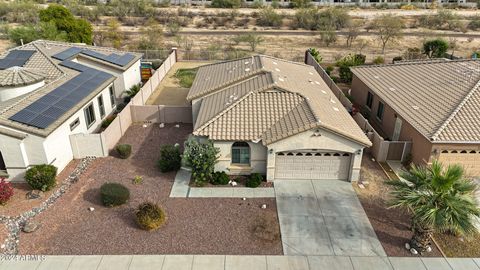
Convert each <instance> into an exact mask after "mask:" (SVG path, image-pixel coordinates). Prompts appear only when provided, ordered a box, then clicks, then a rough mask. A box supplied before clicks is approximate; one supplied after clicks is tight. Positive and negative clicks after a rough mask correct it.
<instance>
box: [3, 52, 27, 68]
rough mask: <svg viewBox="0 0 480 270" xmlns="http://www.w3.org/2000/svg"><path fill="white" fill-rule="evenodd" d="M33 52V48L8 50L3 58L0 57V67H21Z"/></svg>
mask: <svg viewBox="0 0 480 270" xmlns="http://www.w3.org/2000/svg"><path fill="white" fill-rule="evenodd" d="M35 52H36V51H33V50H13V51H10V52H9V53H8V54H7V56H5V58H3V59H0V69H7V68H11V67H23V65H25V63H27V61H28V60H29V59H30V57H32V55H33V54H34V53H35Z"/></svg>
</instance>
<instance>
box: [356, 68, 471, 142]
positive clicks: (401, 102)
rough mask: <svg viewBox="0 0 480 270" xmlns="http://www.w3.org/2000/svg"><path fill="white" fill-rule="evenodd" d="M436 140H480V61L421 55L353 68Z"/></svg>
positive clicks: (402, 113) (396, 108) (428, 136)
mask: <svg viewBox="0 0 480 270" xmlns="http://www.w3.org/2000/svg"><path fill="white" fill-rule="evenodd" d="M352 71H353V73H354V74H355V76H356V77H358V78H359V79H360V80H361V81H362V82H364V83H365V84H366V85H367V86H368V87H369V88H370V89H371V90H372V91H374V92H375V93H376V94H377V95H378V96H379V97H380V98H381V99H382V100H384V101H385V102H386V103H387V104H388V105H389V106H390V107H392V108H393V110H395V111H396V112H397V113H398V114H399V115H400V116H401V117H402V118H403V119H405V120H406V121H407V122H408V123H410V124H411V125H412V126H413V127H414V128H415V129H417V130H418V131H419V132H420V133H421V134H423V135H424V136H425V137H426V138H427V139H429V140H430V141H432V142H480V117H478V108H479V107H478V104H479V101H480V89H479V87H480V61H478V60H455V61H448V60H444V61H419V62H408V63H400V64H391V65H380V66H361V67H356V68H353V69H352Z"/></svg>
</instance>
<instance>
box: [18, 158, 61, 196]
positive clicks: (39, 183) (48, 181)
mask: <svg viewBox="0 0 480 270" xmlns="http://www.w3.org/2000/svg"><path fill="white" fill-rule="evenodd" d="M56 176H57V167H55V166H53V165H47V164H42V165H35V166H33V167H32V168H30V169H28V170H27V172H26V173H25V181H27V183H28V184H29V185H30V187H31V188H33V189H37V190H41V191H47V190H50V189H51V188H53V187H54V186H55V185H56V183H57V182H56V179H55V177H56Z"/></svg>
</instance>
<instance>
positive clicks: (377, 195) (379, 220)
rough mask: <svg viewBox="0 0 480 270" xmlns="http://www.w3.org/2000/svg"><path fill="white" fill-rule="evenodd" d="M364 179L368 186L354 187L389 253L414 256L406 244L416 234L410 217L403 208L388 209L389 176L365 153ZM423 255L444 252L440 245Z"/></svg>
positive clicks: (361, 176) (427, 255)
mask: <svg viewBox="0 0 480 270" xmlns="http://www.w3.org/2000/svg"><path fill="white" fill-rule="evenodd" d="M360 178H361V180H362V181H368V182H369V184H368V186H367V188H365V189H359V188H358V186H357V185H354V188H355V190H356V191H357V195H358V197H359V199H360V202H361V203H362V206H363V208H364V209H365V212H366V213H367V216H368V218H369V219H370V223H371V224H372V226H373V229H374V230H375V232H376V234H377V237H378V239H379V240H380V242H381V243H382V246H383V248H384V249H385V252H386V253H387V255H388V256H395V257H401V256H412V255H411V253H410V252H409V251H407V250H406V249H405V247H404V246H405V243H407V242H408V240H409V239H410V238H411V236H412V232H411V230H410V217H409V215H408V214H407V213H405V212H403V211H401V210H399V209H388V205H387V202H388V193H389V187H387V186H386V185H385V184H384V183H383V181H384V180H385V179H387V175H386V174H385V173H384V172H383V170H382V169H381V167H380V165H378V163H376V162H373V161H372V160H371V157H370V156H369V155H368V154H365V155H364V156H363V160H362V171H361V175H360ZM423 256H425V257H440V256H442V255H441V253H440V251H439V250H438V249H437V248H436V247H433V251H432V252H431V253H426V254H424V255H423Z"/></svg>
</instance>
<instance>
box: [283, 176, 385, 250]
mask: <svg viewBox="0 0 480 270" xmlns="http://www.w3.org/2000/svg"><path fill="white" fill-rule="evenodd" d="M275 193H276V198H277V209H278V218H279V221H280V230H281V233H282V242H283V251H284V254H285V255H340V256H386V254H385V251H384V250H383V247H382V245H381V243H380V241H379V240H378V238H377V236H376V235H375V232H374V230H373V228H372V226H371V224H370V221H369V220H368V217H367V216H366V214H365V212H364V210H363V208H362V206H361V204H360V201H359V200H358V198H357V196H356V194H355V191H354V190H353V188H352V185H351V183H349V182H343V181H338V180H331V181H330V180H322V181H310V180H279V181H276V182H275Z"/></svg>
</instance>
